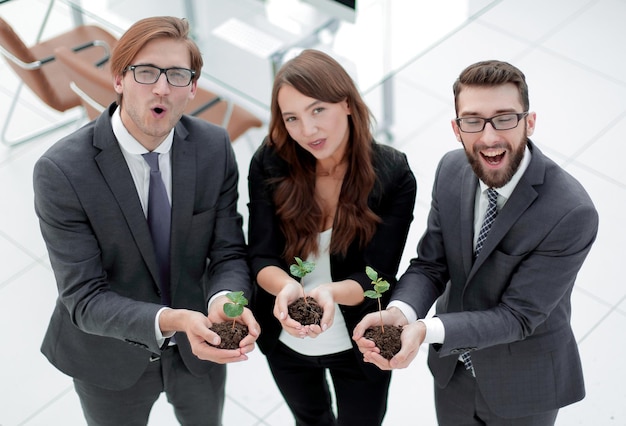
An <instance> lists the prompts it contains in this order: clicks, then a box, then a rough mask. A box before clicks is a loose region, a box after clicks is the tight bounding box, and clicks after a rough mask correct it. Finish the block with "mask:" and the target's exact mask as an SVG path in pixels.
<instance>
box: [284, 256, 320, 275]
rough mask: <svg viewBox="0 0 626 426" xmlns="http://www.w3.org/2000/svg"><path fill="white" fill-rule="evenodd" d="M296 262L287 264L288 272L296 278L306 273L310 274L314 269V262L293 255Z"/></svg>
mask: <svg viewBox="0 0 626 426" xmlns="http://www.w3.org/2000/svg"><path fill="white" fill-rule="evenodd" d="M295 259H296V263H294V264H292V265H291V266H289V272H291V275H293V276H294V277H298V278H304V277H305V276H306V275H307V274H310V273H311V272H313V270H314V269H315V263H314V262H307V261H306V260H302V259H300V258H299V257H295Z"/></svg>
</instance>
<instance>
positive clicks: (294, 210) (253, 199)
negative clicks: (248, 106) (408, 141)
mask: <svg viewBox="0 0 626 426" xmlns="http://www.w3.org/2000/svg"><path fill="white" fill-rule="evenodd" d="M248 180H249V191H250V204H249V208H250V220H249V238H248V242H249V246H250V263H251V267H252V273H253V276H254V277H255V278H256V281H257V283H258V286H257V294H256V297H255V300H254V305H253V306H254V310H255V315H256V316H257V319H258V321H259V323H260V324H261V328H262V330H263V332H262V334H261V336H260V338H259V346H260V347H261V349H262V351H263V352H264V353H265V355H266V356H267V360H268V363H269V366H270V369H271V371H272V374H273V376H274V379H275V381H276V384H277V385H278V387H279V389H280V391H281V393H282V394H283V397H284V398H285V400H286V401H287V403H288V405H289V407H290V409H291V411H292V413H293V414H294V416H295V418H296V424H297V425H335V424H339V425H355V424H358V425H380V423H381V422H382V419H383V417H384V414H385V411H386V407H387V392H388V387H389V381H390V379H391V376H390V374H389V373H388V372H383V371H380V370H379V369H376V368H372V367H371V366H368V365H365V363H363V360H362V355H361V353H360V352H359V351H358V349H357V348H356V346H355V345H354V344H353V342H352V340H351V339H350V336H351V334H352V329H353V328H354V326H355V325H356V324H357V323H358V322H359V321H360V319H361V318H362V317H363V316H364V315H365V314H366V313H369V312H373V311H375V310H377V303H376V301H374V300H372V299H365V298H364V297H363V293H364V291H365V290H370V289H372V283H371V280H370V279H369V278H368V276H367V275H366V273H365V268H366V266H370V267H372V268H373V269H375V270H376V271H377V272H378V273H379V275H380V276H382V277H383V278H384V279H386V280H387V281H389V282H390V283H392V284H393V283H395V281H396V279H395V276H396V273H397V271H398V266H399V263H400V258H401V256H402V252H403V250H404V245H405V242H406V238H407V234H408V230H409V226H410V223H411V221H412V219H413V207H414V203H415V196H416V183H415V178H414V176H413V173H412V172H411V170H410V168H409V165H408V162H407V159H406V156H405V155H404V154H402V153H401V152H399V151H397V150H395V149H393V148H391V147H389V146H386V145H380V144H378V143H376V142H375V141H374V139H373V136H372V133H371V115H370V111H369V109H368V108H367V106H366V105H365V103H364V101H363V99H362V98H361V96H360V94H359V92H358V90H357V88H356V86H355V84H354V82H353V81H352V79H351V78H350V76H349V75H348V74H347V73H346V71H345V70H344V69H343V68H342V67H341V65H340V64H339V63H338V62H337V61H335V60H334V59H333V58H331V57H330V56H328V55H327V54H325V53H322V52H319V51H315V50H305V51H303V52H302V53H301V54H299V55H298V56H297V57H295V58H293V59H291V60H290V61H288V62H287V63H285V64H284V65H283V66H282V68H281V69H280V70H279V72H278V74H277V75H276V78H275V81H274V86H273V89H272V101H271V120H270V125H269V135H268V137H267V138H266V140H265V141H264V142H263V144H262V146H261V147H260V148H259V149H258V151H257V152H256V153H255V155H254V157H253V159H252V161H251V164H250V173H249V178H248ZM295 257H300V258H302V259H305V260H308V261H312V262H314V263H315V269H314V270H313V272H312V273H311V274H309V275H307V276H306V280H305V283H304V286H305V287H304V290H305V291H306V294H307V295H308V296H311V297H313V298H315V299H316V300H317V301H318V302H319V304H320V305H321V306H322V308H323V310H324V313H323V316H322V318H321V322H320V324H319V325H303V324H300V323H299V322H297V321H295V320H294V319H293V318H291V317H290V316H289V315H288V314H287V312H288V310H287V307H288V305H289V304H290V303H292V302H294V301H295V300H296V299H298V298H299V297H302V294H303V290H302V287H301V284H300V282H299V281H298V280H297V279H296V278H295V277H293V276H292V275H290V274H289V271H290V269H289V266H290V264H293V263H295V262H294V258H295ZM327 372H328V373H329V374H330V376H331V378H332V383H333V387H334V393H335V395H336V404H337V416H336V417H335V414H334V413H333V409H332V404H331V393H330V388H329V385H328V382H327V380H326V373H327Z"/></svg>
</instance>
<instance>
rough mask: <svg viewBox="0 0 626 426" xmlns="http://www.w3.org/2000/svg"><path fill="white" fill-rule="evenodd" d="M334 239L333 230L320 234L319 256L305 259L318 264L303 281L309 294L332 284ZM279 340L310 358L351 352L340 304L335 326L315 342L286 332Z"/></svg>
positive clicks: (336, 307)
mask: <svg viewBox="0 0 626 426" xmlns="http://www.w3.org/2000/svg"><path fill="white" fill-rule="evenodd" d="M331 236H332V228H331V229H328V230H326V231H323V232H321V233H320V234H319V236H318V243H319V253H320V254H319V256H317V257H316V256H312V255H311V256H309V257H307V259H306V260H307V261H309V262H315V269H314V270H313V272H311V273H310V274H307V275H306V276H305V277H304V280H303V282H304V290H305V291H307V292H308V291H311V290H312V289H314V288H316V287H317V286H319V285H320V284H324V283H330V282H332V278H331V275H330V255H329V251H328V249H329V247H330V238H331ZM279 339H280V341H281V342H283V343H284V344H285V345H286V346H288V347H289V348H290V349H292V350H294V351H296V352H298V353H301V354H303V355H309V356H320V355H330V354H335V353H338V352H343V351H346V350H348V349H351V348H352V343H351V340H350V335H349V333H348V329H347V328H346V322H345V320H344V318H343V315H342V313H341V311H340V310H339V306H338V305H337V304H335V318H334V320H333V324H332V325H331V326H330V327H329V328H328V329H327V330H326V331H324V332H323V333H321V334H320V335H319V336H317V337H316V338H310V337H305V338H304V339H301V338H298V337H294V336H292V335H290V334H289V333H287V332H286V331H285V330H283V331H281V333H280V337H279Z"/></svg>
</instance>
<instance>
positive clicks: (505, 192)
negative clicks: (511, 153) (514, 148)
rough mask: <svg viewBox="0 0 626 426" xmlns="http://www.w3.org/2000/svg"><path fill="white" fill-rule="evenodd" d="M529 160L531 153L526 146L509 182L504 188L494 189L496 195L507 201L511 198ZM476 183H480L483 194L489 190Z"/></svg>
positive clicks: (481, 184)
mask: <svg viewBox="0 0 626 426" xmlns="http://www.w3.org/2000/svg"><path fill="white" fill-rule="evenodd" d="M530 158H531V153H530V150H529V149H528V145H526V149H524V157H522V161H521V162H520V165H519V167H518V168H517V171H516V172H515V174H514V175H513V177H512V178H511V180H509V181H508V182H507V183H506V184H505V185H504V186H502V187H500V188H495V189H496V190H497V192H498V195H500V196H502V197H504V198H505V199H507V200H508V199H509V198H510V197H511V194H512V193H513V190H514V189H515V187H516V186H517V184H518V182H519V181H520V179H521V178H522V176H523V175H524V172H525V171H526V169H527V168H528V165H529V164H530ZM478 182H479V183H480V191H481V192H485V191H486V190H487V189H488V188H489V187H488V186H487V185H485V183H484V182H483V181H482V180H479V181H478Z"/></svg>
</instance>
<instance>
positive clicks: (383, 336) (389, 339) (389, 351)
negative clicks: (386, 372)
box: [364, 325, 402, 359]
mask: <svg viewBox="0 0 626 426" xmlns="http://www.w3.org/2000/svg"><path fill="white" fill-rule="evenodd" d="M401 333H402V327H400V326H397V325H386V326H385V332H384V333H383V331H382V327H381V326H376V327H370V328H368V329H367V330H365V334H364V337H365V338H366V339H369V340H372V341H373V342H374V343H376V347H377V348H378V349H380V355H381V356H382V357H383V358H385V359H391V358H393V356H394V355H395V354H397V353H398V352H400V348H401V347H402V343H401V342H400V334H401Z"/></svg>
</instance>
